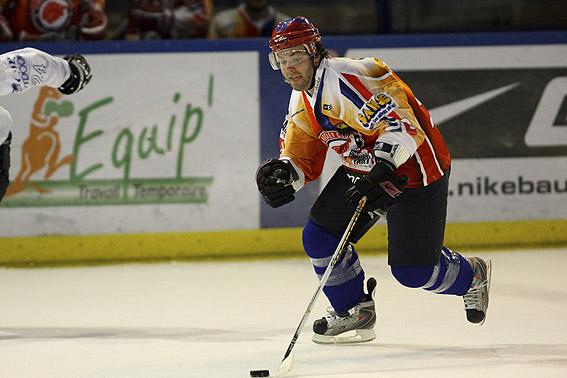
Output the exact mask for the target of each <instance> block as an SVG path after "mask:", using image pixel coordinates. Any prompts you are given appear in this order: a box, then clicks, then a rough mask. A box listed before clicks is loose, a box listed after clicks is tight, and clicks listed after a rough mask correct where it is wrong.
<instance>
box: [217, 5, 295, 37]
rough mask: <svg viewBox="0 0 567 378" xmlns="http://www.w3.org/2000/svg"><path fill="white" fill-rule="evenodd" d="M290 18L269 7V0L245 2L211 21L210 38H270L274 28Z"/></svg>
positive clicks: (224, 11) (221, 13)
mask: <svg viewBox="0 0 567 378" xmlns="http://www.w3.org/2000/svg"><path fill="white" fill-rule="evenodd" d="M287 18H288V17H287V16H286V15H284V14H283V13H281V12H280V11H278V10H276V9H275V8H274V7H272V6H270V5H268V0H245V1H243V2H241V3H240V4H239V5H238V6H237V7H236V8H230V9H226V10H223V11H221V12H219V13H218V14H217V15H216V16H215V17H214V18H213V20H212V21H211V25H210V27H209V35H208V37H209V38H211V39H216V38H253V37H260V36H264V37H269V36H270V34H271V33H272V30H273V29H274V26H276V25H277V24H278V22H280V21H284V20H286V19H287Z"/></svg>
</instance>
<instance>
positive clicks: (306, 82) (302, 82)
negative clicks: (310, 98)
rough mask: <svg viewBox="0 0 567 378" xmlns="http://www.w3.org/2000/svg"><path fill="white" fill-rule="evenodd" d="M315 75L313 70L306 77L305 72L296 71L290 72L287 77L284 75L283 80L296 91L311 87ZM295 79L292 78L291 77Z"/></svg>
mask: <svg viewBox="0 0 567 378" xmlns="http://www.w3.org/2000/svg"><path fill="white" fill-rule="evenodd" d="M314 75H315V73H314V72H312V73H311V75H310V77H306V76H305V74H302V73H296V74H291V75H289V76H287V77H285V76H284V79H285V82H286V83H288V84H289V85H290V86H291V87H292V88H293V89H295V90H296V91H300V92H301V91H306V90H308V89H311V87H313V76H314ZM294 78H295V79H296V80H293V79H294Z"/></svg>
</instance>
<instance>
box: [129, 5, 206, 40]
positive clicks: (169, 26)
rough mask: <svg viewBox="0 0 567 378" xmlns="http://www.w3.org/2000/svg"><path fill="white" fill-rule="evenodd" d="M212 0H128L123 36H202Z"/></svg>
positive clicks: (180, 37) (175, 37)
mask: <svg viewBox="0 0 567 378" xmlns="http://www.w3.org/2000/svg"><path fill="white" fill-rule="evenodd" d="M212 12H213V2H212V0H130V1H129V4H128V25H127V31H126V39H128V40H131V41H132V40H140V39H169V38H174V39H182V38H186V39H187V38H205V37H206V36H207V31H208V28H209V21H210V17H211V14H212Z"/></svg>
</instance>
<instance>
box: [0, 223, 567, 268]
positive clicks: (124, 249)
mask: <svg viewBox="0 0 567 378" xmlns="http://www.w3.org/2000/svg"><path fill="white" fill-rule="evenodd" d="M408 237H411V230H408ZM445 244H446V245H447V246H448V247H450V248H452V249H456V250H463V249H464V250H467V249H468V250H471V249H496V248H498V249H506V248H533V247H547V246H565V245H567V220H541V221H540V220H537V221H522V222H489V223H486V222H485V223H460V224H448V225H447V230H446V233H445ZM0 246H1V247H0V248H1V250H2V252H0V265H4V266H30V265H52V264H76V263H79V264H81V263H107V262H126V261H151V260H198V259H208V258H216V259H230V258H264V257H287V256H302V255H303V249H302V247H301V228H275V229H261V230H236V231H235V230H233V231H216V232H198V233H155V234H153V233H151V234H150V233H148V234H126V235H125V234H114V235H90V236H37V237H13V238H0ZM357 250H358V251H359V252H362V253H385V252H386V250H387V232H386V226H385V225H384V224H379V225H377V226H375V227H374V228H373V229H372V230H371V231H370V232H369V233H368V234H367V235H366V236H365V237H364V238H363V239H362V240H361V241H360V242H359V243H358V244H357Z"/></svg>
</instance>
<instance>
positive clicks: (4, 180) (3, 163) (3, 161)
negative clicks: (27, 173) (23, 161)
mask: <svg viewBox="0 0 567 378" xmlns="http://www.w3.org/2000/svg"><path fill="white" fill-rule="evenodd" d="M11 141H12V133H10V134H8V139H6V141H4V143H2V144H1V145H0V201H2V198H4V194H6V190H7V189H8V185H10V142H11Z"/></svg>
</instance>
